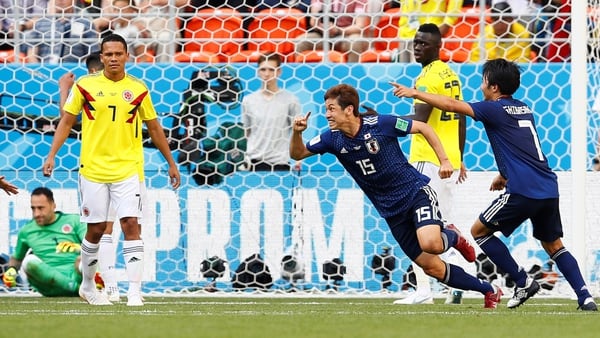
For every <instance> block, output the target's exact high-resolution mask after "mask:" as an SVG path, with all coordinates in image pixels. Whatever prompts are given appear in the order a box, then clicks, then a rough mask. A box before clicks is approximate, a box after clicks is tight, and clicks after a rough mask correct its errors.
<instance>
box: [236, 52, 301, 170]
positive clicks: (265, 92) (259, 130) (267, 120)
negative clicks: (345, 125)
mask: <svg viewBox="0 0 600 338" xmlns="http://www.w3.org/2000/svg"><path fill="white" fill-rule="evenodd" d="M281 62H282V59H281V56H279V54H276V53H269V54H265V55H261V56H260V57H259V59H258V77H259V78H260V79H261V81H262V84H261V88H260V89H259V90H257V91H256V92H254V93H251V94H250V95H247V96H245V97H244V99H243V100H242V123H243V125H244V127H245V128H246V138H247V141H248V143H247V148H246V155H245V160H246V162H247V164H246V165H247V166H248V167H247V168H245V169H248V170H257V171H274V170H275V171H289V170H290V164H289V159H290V155H289V147H288V141H289V139H290V136H291V135H292V122H293V120H294V117H296V116H298V115H300V113H301V111H300V100H298V98H297V97H296V96H295V95H294V94H292V93H290V92H288V91H287V90H285V89H281V88H279V85H278V83H277V81H278V80H279V77H280V76H281ZM241 169H244V168H241Z"/></svg>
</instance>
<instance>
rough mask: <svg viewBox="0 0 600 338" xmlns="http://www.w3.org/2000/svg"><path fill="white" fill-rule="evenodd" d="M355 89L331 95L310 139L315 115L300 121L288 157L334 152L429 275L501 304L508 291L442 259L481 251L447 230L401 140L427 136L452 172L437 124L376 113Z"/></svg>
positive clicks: (443, 169) (443, 172) (444, 173)
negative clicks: (364, 107) (362, 108)
mask: <svg viewBox="0 0 600 338" xmlns="http://www.w3.org/2000/svg"><path fill="white" fill-rule="evenodd" d="M358 107H359V98H358V92H357V91H356V89H355V88H353V87H351V86H349V85H346V84H340V85H336V86H333V87H331V88H330V89H329V90H327V92H326V93H325V109H326V113H325V117H326V118H327V121H328V123H329V130H328V131H325V132H324V133H322V134H321V135H319V136H316V137H315V138H313V139H312V140H310V141H309V142H308V143H306V144H305V143H304V141H303V140H302V132H303V131H304V130H306V128H307V121H308V118H309V117H310V113H308V114H307V115H306V116H302V117H297V118H295V120H294V125H293V133H292V139H291V141H290V156H291V157H292V158H293V159H295V160H301V159H304V158H306V157H309V156H312V155H314V154H324V153H331V154H333V155H335V156H336V157H337V158H338V160H339V161H340V163H341V164H342V165H343V166H344V168H345V169H346V170H347V171H348V173H349V174H350V175H351V176H352V177H353V178H354V180H355V181H356V183H357V184H358V186H359V187H360V188H361V189H362V190H363V191H364V193H365V194H366V195H367V197H368V198H369V199H370V200H371V202H372V203H373V206H374V207H375V208H376V209H377V211H378V212H379V214H380V215H381V216H382V217H383V218H385V220H386V222H387V224H388V226H389V228H390V230H391V232H392V235H393V236H394V238H395V239H396V241H397V242H398V243H399V244H400V247H401V248H402V250H403V251H404V253H405V254H406V255H407V256H408V257H409V258H410V259H411V260H412V261H413V262H415V263H417V264H418V265H419V266H420V267H421V268H423V270H424V271H425V273H427V274H428V275H429V276H431V277H434V278H436V279H437V280H438V281H440V282H442V283H444V284H446V285H448V286H450V287H453V288H457V289H461V290H475V291H479V292H481V293H482V294H483V295H484V297H485V301H484V307H486V308H496V305H497V304H498V303H499V302H500V296H501V295H502V291H501V290H500V289H499V288H497V287H495V286H493V285H491V284H490V283H488V282H486V281H482V280H479V279H477V278H476V277H474V276H472V275H469V274H468V273H466V272H465V271H464V270H463V269H462V268H461V267H459V266H456V265H452V264H448V263H446V262H444V261H443V260H442V259H441V258H440V257H439V254H441V253H443V252H445V251H447V250H448V249H449V248H451V247H454V248H456V249H457V250H458V251H459V252H460V253H461V254H462V255H463V256H464V257H465V259H466V260H467V261H469V262H473V261H474V260H475V250H474V248H473V247H472V246H471V245H470V244H469V243H468V241H467V240H466V239H465V238H464V237H462V236H461V235H460V233H459V232H458V231H457V230H456V229H448V228H443V218H442V215H441V213H440V211H439V208H438V202H437V198H436V196H435V192H433V191H432V189H431V188H430V187H429V186H428V185H427V182H428V181H429V178H427V176H424V175H422V174H421V173H419V172H418V171H417V170H416V169H415V168H414V167H413V166H412V165H411V164H409V163H408V161H407V160H406V157H405V156H404V153H403V152H402V150H401V148H400V145H399V144H398V140H397V138H398V137H400V136H403V137H404V136H407V135H408V134H414V133H421V134H422V135H423V136H424V137H425V139H426V140H427V142H428V143H429V144H430V145H431V147H432V149H433V150H434V152H435V154H436V155H437V157H438V160H439V162H440V170H439V175H440V177H442V178H447V177H449V176H450V175H451V174H452V172H453V168H452V164H451V163H450V161H449V160H448V157H447V156H446V153H445V151H444V148H443V147H442V144H441V142H440V140H439V138H438V137H437V136H436V135H435V132H434V131H433V129H432V128H431V127H430V126H428V125H427V124H426V123H423V122H420V121H413V120H410V119H404V118H401V117H397V116H392V115H378V114H377V112H375V111H373V110H372V109H369V110H368V112H367V113H365V114H360V113H359V112H358Z"/></svg>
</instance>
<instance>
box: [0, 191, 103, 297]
mask: <svg viewBox="0 0 600 338" xmlns="http://www.w3.org/2000/svg"><path fill="white" fill-rule="evenodd" d="M31 213H32V214H33V219H32V220H31V221H29V222H28V223H27V224H25V225H24V226H23V227H22V228H21V229H20V230H19V233H18V235H17V244H16V246H15V249H14V252H13V254H12V256H11V257H10V260H9V263H8V265H9V266H10V267H9V268H8V269H7V270H6V272H5V273H4V275H3V276H2V279H3V282H4V284H5V285H6V286H7V287H9V288H11V287H15V286H16V279H17V276H18V271H19V269H21V268H23V271H24V272H25V275H26V276H27V281H28V282H29V285H30V286H31V287H33V289H35V290H36V291H37V292H39V293H40V294H42V295H44V296H48V297H75V296H77V294H78V290H79V285H80V284H81V272H80V270H79V252H80V250H81V241H82V240H83V238H84V236H85V231H86V226H85V224H83V223H81V222H80V221H79V215H78V214H64V213H62V212H60V211H56V204H55V203H54V194H53V193H52V190H50V189H48V188H44V187H39V188H36V189H34V190H33V192H32V193H31ZM30 250H31V251H32V252H31V253H28V252H29V251H30ZM96 282H99V279H98V275H96Z"/></svg>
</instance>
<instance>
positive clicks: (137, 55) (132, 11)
mask: <svg viewBox="0 0 600 338" xmlns="http://www.w3.org/2000/svg"><path fill="white" fill-rule="evenodd" d="M139 15H140V10H139V8H138V7H137V6H136V5H135V2H134V0H112V6H111V7H109V10H107V11H106V14H103V15H102V16H101V17H100V18H98V19H96V20H94V22H95V25H96V29H98V31H99V32H101V33H102V35H103V36H105V35H107V34H111V33H112V34H118V35H120V36H122V37H123V38H124V39H125V41H127V43H128V44H129V46H128V50H130V51H131V52H130V59H129V61H142V62H145V61H151V60H149V59H148V58H147V54H146V52H147V46H146V44H145V43H144V42H143V40H144V39H147V38H149V37H150V33H149V32H148V30H147V29H146V26H145V24H144V22H143V21H141V20H139V19H138V18H139Z"/></svg>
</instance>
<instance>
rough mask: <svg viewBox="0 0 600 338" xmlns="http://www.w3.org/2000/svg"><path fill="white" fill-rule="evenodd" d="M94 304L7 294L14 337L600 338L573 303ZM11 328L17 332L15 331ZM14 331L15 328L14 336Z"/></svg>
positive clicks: (6, 319) (1, 314)
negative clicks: (513, 305) (492, 305)
mask: <svg viewBox="0 0 600 338" xmlns="http://www.w3.org/2000/svg"><path fill="white" fill-rule="evenodd" d="M145 299H146V302H145V304H146V305H145V306H144V307H140V308H137V307H135V308H131V307H127V306H125V304H124V303H118V304H116V305H113V306H108V307H106V306H104V307H92V306H89V305H87V304H84V303H83V302H82V301H81V300H79V299H78V298H41V297H0V318H1V319H0V322H2V323H3V324H4V325H3V330H2V331H0V332H3V333H0V337H3V334H8V333H9V332H11V333H10V334H9V335H8V336H10V337H15V335H16V336H18V337H28V338H35V337H45V338H52V337H60V338H65V337H102V338H108V337H261V338H262V337H266V338H274V337H445V338H452V337H485V338H492V337H503V338H504V337H527V338H534V337H561V338H564V337H599V336H600V333H599V332H600V320H598V319H599V318H598V315H599V313H598V312H594V313H589V312H581V311H577V310H576V302H575V301H573V300H568V299H531V300H529V301H528V302H527V303H526V304H524V305H522V306H521V307H519V308H518V309H516V310H509V309H507V308H506V301H505V299H503V303H501V304H500V306H499V308H498V309H496V310H487V309H483V305H482V304H483V299H464V304H461V305H446V304H442V303H443V302H444V300H443V299H436V304H435V305H393V304H392V301H393V299H391V298H368V299H367V298H339V297H335V298H305V297H301V298H298V297H282V298H278V297H275V298H260V297H244V298H242V297H231V298H225V297H185V298H175V297H145ZM9 328H10V329H9ZM7 330H8V331H7Z"/></svg>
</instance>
